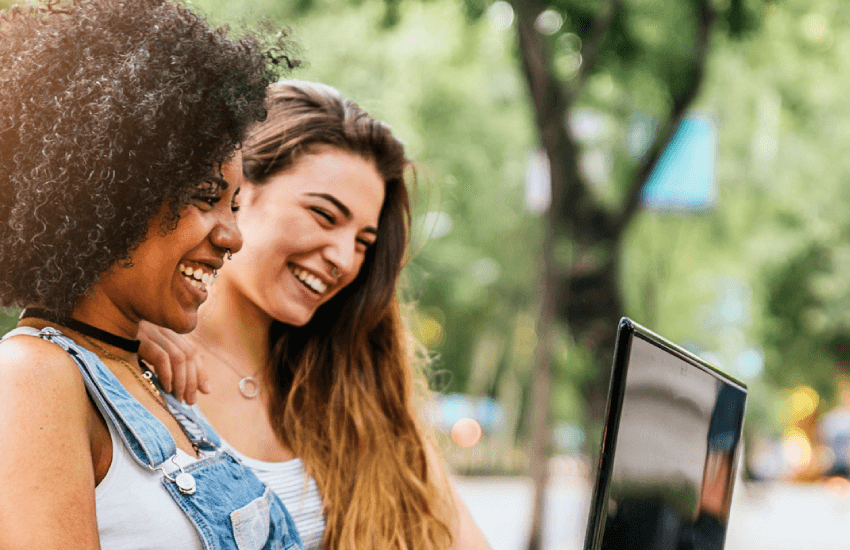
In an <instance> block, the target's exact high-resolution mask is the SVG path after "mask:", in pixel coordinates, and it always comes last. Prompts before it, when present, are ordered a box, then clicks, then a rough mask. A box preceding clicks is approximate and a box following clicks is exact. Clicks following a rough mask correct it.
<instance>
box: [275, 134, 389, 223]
mask: <svg viewBox="0 0 850 550" xmlns="http://www.w3.org/2000/svg"><path fill="white" fill-rule="evenodd" d="M283 175H284V176H288V177H286V178H285V179H286V180H287V181H286V182H280V183H283V184H284V185H285V186H288V188H289V191H290V192H292V193H294V194H297V195H299V196H300V197H302V198H305V199H307V198H310V197H313V196H314V195H315V194H327V195H332V196H333V197H334V198H335V199H337V200H338V201H340V202H341V203H343V204H344V205H345V206H346V207H347V208H348V209H349V210H350V211H351V214H352V219H353V220H355V221H358V222H360V223H363V224H368V225H374V226H377V223H378V218H379V216H380V213H381V207H382V206H383V204H384V187H385V186H384V180H383V178H381V175H380V174H379V173H378V169H377V168H376V167H375V163H374V162H373V161H372V160H367V159H364V158H363V157H361V156H359V155H356V154H353V153H348V152H345V151H340V150H336V149H327V150H323V151H320V152H317V153H312V154H307V155H304V156H302V157H300V158H299V159H298V160H297V161H296V162H295V164H294V165H293V166H292V168H290V169H289V170H287V171H286V172H285V174H283Z"/></svg>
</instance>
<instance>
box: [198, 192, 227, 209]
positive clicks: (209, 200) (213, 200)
mask: <svg viewBox="0 0 850 550" xmlns="http://www.w3.org/2000/svg"><path fill="white" fill-rule="evenodd" d="M192 199H193V200H196V201H198V202H202V203H204V204H206V205H207V206H209V207H210V208H215V205H217V204H218V203H219V202H221V197H215V196H210V195H206V196H196V197H192Z"/></svg>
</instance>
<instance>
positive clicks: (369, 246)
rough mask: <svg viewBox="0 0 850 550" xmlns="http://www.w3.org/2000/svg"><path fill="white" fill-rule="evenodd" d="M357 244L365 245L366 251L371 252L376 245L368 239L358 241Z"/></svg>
mask: <svg viewBox="0 0 850 550" xmlns="http://www.w3.org/2000/svg"><path fill="white" fill-rule="evenodd" d="M357 244H360V245H363V248H364V249H365V250H369V249H370V248H372V246H374V245H375V241H367V240H366V239H357Z"/></svg>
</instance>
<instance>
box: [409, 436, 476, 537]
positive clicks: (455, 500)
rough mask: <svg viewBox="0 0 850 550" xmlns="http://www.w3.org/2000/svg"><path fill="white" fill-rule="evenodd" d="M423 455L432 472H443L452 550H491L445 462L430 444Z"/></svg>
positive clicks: (427, 444)
mask: <svg viewBox="0 0 850 550" xmlns="http://www.w3.org/2000/svg"><path fill="white" fill-rule="evenodd" d="M425 454H426V456H427V460H428V462H429V465H430V468H429V469H430V470H431V471H432V472H443V473H444V474H445V483H444V484H443V486H444V487H445V489H446V490H447V491H448V493H449V495H448V496H449V500H450V502H451V503H452V512H453V514H452V518H451V527H452V539H453V543H452V549H453V550H491V549H490V544H489V543H488V542H487V539H486V538H485V537H484V533H482V532H481V529H480V528H479V527H478V524H477V523H475V520H474V519H473V517H472V514H470V513H469V509H468V508H467V507H466V504H464V503H463V500H462V499H461V498H460V494H459V493H458V492H457V487H455V482H454V480H453V479H452V477H451V476H450V475H449V473H448V471H447V469H446V465H445V461H444V460H443V459H442V457H441V456H440V455H439V451H438V450H437V449H436V448H435V447H434V446H433V445H431V444H430V443H428V442H426V443H425Z"/></svg>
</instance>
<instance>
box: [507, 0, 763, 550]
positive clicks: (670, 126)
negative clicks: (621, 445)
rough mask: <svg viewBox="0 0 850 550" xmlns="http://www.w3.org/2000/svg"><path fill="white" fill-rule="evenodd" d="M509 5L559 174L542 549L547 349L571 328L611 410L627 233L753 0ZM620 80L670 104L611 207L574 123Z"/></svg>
mask: <svg viewBox="0 0 850 550" xmlns="http://www.w3.org/2000/svg"><path fill="white" fill-rule="evenodd" d="M511 5H512V6H513V8H514V11H515V12H516V18H517V20H516V26H517V52H518V57H519V60H520V62H521V65H522V69H523V73H524V75H525V77H526V80H527V84H528V88H529V95H530V98H531V104H532V106H533V110H534V117H535V121H536V124H537V130H538V139H539V140H540V143H541V145H542V147H543V149H544V150H545V152H546V156H547V158H548V160H549V164H550V167H551V168H550V181H551V189H552V202H551V206H550V208H549V211H548V213H547V230H546V242H545V244H544V260H543V280H544V289H543V305H542V308H541V314H540V320H539V324H538V333H539V335H540V343H541V345H540V349H539V350H538V356H537V360H536V364H535V373H534V375H533V376H532V379H533V380H534V389H533V390H532V397H531V402H532V407H533V408H534V410H533V412H532V415H531V419H532V422H533V427H532V436H531V437H532V443H531V445H532V447H531V448H532V455H531V456H532V463H531V475H532V477H533V479H534V482H535V490H536V491H535V492H536V498H535V507H534V512H533V515H532V518H533V519H532V521H533V526H532V538H531V541H530V543H529V549H530V550H536V549H537V548H540V547H541V544H542V541H541V539H540V535H541V533H542V529H541V528H540V521H541V518H542V512H541V511H542V506H543V488H544V486H545V484H546V478H547V473H546V464H547V461H548V456H549V453H548V444H549V440H550V431H551V430H550V424H549V422H548V418H547V415H548V403H549V401H550V399H549V394H548V392H549V390H548V388H549V387H550V384H549V380H551V377H552V373H551V369H552V358H551V356H550V354H549V353H548V351H547V346H548V343H549V341H550V333H551V331H552V330H553V325H554V323H555V322H556V321H558V320H559V321H562V322H563V323H564V324H565V325H566V326H567V327H568V330H569V332H570V333H571V334H572V336H573V338H574V339H575V341H576V342H578V343H580V344H581V345H584V346H586V347H587V348H589V349H590V350H591V354H592V356H593V359H594V364H595V366H596V372H597V373H598V374H597V376H595V377H592V378H591V379H589V380H588V382H587V384H586V385H585V388H584V395H585V397H586V398H587V403H588V409H589V413H590V417H591V418H593V419H596V420H597V421H598V420H599V419H601V418H602V416H603V414H604V406H605V396H606V390H607V378H608V377H607V373H608V369H607V368H606V366H607V365H608V364H610V358H611V356H612V352H613V348H614V341H615V336H616V327H617V324H618V320H619V318H620V317H621V316H623V315H624V313H625V310H624V305H623V297H622V291H621V289H620V257H621V246H622V243H623V237H624V234H625V232H626V230H627V228H628V227H629V224H630V222H631V221H632V219H633V218H634V216H635V215H636V214H637V213H638V211H639V209H640V205H641V194H642V190H643V188H644V185H645V184H646V182H647V179H648V177H649V175H650V174H651V173H652V170H653V169H654V168H655V166H656V164H657V162H658V160H659V158H660V157H661V154H662V152H663V151H664V149H665V147H666V145H667V144H668V143H669V142H670V140H671V139H672V137H673V135H674V132H675V131H676V129H677V127H678V126H679V124H680V122H681V120H682V118H683V116H685V114H686V113H687V111H688V108H689V107H690V106H691V104H692V103H693V102H694V100H695V98H696V97H697V94H698V92H699V90H700V86H701V85H702V83H703V80H704V77H705V74H706V63H707V59H708V53H709V45H710V44H709V42H710V37H711V34H712V31H713V27H714V23H715V21H716V20H717V19H718V16H723V17H724V19H725V22H726V24H727V28H728V29H730V30H731V31H733V32H740V31H741V30H743V29H744V27H745V26H746V25H745V21H746V19H747V18H748V12H747V11H746V10H745V6H744V5H743V2H730V3H729V5H728V7H727V8H726V10H725V11H724V12H723V13H718V12H717V10H716V9H715V7H714V6H713V4H712V3H711V2H710V1H709V0H683V1H681V2H675V3H673V2H664V3H661V2H659V3H647V2H643V3H640V4H638V3H630V2H626V1H624V0H609V1H607V2H603V3H601V4H598V3H596V2H583V1H566V0H562V1H550V2H544V1H542V0H512V1H511ZM597 6H598V7H597ZM594 8H596V9H594ZM563 15H565V16H566V17H564V19H565V20H566V21H567V22H569V23H570V24H569V25H563V26H559V27H560V28H555V29H552V28H547V24H546V19H545V18H549V19H551V18H554V17H558V16H563ZM641 25H654V26H655V27H656V32H655V33H644V34H643V36H641V35H640V33H639V32H636V29H638V30H639V29H640V26H641ZM552 30H554V31H555V32H551V31H552ZM566 33H570V34H572V35H574V36H578V38H579V39H580V42H579V43H580V44H582V46H581V48H580V53H579V55H580V57H579V60H580V64H579V67H578V68H577V70H575V71H573V73H572V74H568V75H567V78H566V79H565V78H563V77H559V74H558V68H557V66H556V64H555V55H557V53H553V52H557V48H558V47H559V43H558V40H559V38H560V36H565V35H566ZM558 35H560V36H558ZM658 35H663V36H669V37H670V38H669V39H664V38H661V37H660V36H658ZM560 47H561V48H563V45H560ZM611 73H618V74H619V75H620V78H621V79H623V80H625V81H628V80H631V79H635V78H641V77H642V78H645V79H648V80H649V81H650V82H651V86H652V87H653V88H655V89H656V90H657V92H658V93H659V94H660V95H661V96H662V97H663V98H664V100H663V101H662V102H660V103H661V105H658V106H657V107H658V108H657V109H656V110H655V112H654V113H653V115H654V116H656V117H657V119H658V121H659V122H658V126H657V131H656V133H655V136H654V139H653V140H652V141H651V143H650V144H649V145H648V147H647V149H646V153H645V155H644V156H643V157H642V158H641V159H640V161H639V162H638V163H635V164H633V165H632V166H626V167H624V170H623V176H622V178H621V181H620V185H619V193H618V195H619V197H616V198H615V200H613V201H609V202H608V203H607V204H606V201H604V200H603V197H600V195H599V193H598V192H597V191H596V190H595V189H594V186H593V184H592V183H591V181H590V180H589V178H588V177H587V174H586V172H583V170H582V166H581V153H582V144H581V143H580V142H579V141H578V140H577V139H576V136H575V134H574V133H571V132H570V128H569V126H568V124H565V121H573V120H574V116H575V110H576V107H577V106H579V105H581V104H582V103H584V104H593V103H595V102H596V101H595V100H594V98H588V97H584V96H585V94H586V93H587V90H588V83H590V82H591V81H592V80H593V79H594V78H595V77H598V76H599V75H605V74H608V75H610V74H611ZM609 78H610V76H609ZM612 206H613V207H612ZM560 243H569V250H570V252H569V256H568V257H567V258H563V259H559V258H557V257H556V255H555V250H556V247H557V246H559V244H560Z"/></svg>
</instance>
